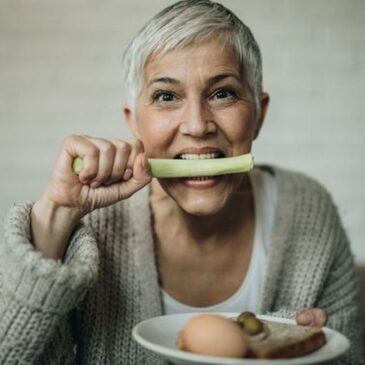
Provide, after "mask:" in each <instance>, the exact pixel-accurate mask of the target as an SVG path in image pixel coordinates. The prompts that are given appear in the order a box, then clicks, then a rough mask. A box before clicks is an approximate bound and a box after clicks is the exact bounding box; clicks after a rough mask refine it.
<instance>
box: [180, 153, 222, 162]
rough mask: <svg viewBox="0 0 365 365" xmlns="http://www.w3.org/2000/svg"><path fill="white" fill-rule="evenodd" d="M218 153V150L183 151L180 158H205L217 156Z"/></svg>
mask: <svg viewBox="0 0 365 365" xmlns="http://www.w3.org/2000/svg"><path fill="white" fill-rule="evenodd" d="M218 157H219V153H218V152H212V153H201V154H197V153H183V154H182V155H180V158H182V159H183V160H207V159H210V158H218Z"/></svg>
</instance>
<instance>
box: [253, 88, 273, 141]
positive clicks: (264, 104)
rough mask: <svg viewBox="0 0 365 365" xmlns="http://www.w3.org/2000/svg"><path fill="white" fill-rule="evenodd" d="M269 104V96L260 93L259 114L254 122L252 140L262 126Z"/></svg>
mask: <svg viewBox="0 0 365 365" xmlns="http://www.w3.org/2000/svg"><path fill="white" fill-rule="evenodd" d="M269 103H270V95H269V94H268V93H265V92H262V93H261V96H260V114H259V116H258V118H257V120H256V127H255V135H254V139H256V138H257V136H258V135H259V133H260V130H261V128H262V125H263V124H264V120H265V116H266V113H267V109H268V108H269Z"/></svg>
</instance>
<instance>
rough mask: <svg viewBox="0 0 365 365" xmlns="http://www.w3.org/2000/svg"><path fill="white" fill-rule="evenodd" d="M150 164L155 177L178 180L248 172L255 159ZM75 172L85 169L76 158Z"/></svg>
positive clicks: (153, 160) (157, 161) (151, 160)
mask: <svg viewBox="0 0 365 365" xmlns="http://www.w3.org/2000/svg"><path fill="white" fill-rule="evenodd" d="M148 163H149V165H150V168H151V173H152V176H153V177H157V178H177V177H198V176H217V175H225V174H236V173H242V172H247V171H249V170H251V169H252V168H253V164H254V161H253V157H252V155H251V154H250V153H247V154H245V155H240V156H235V157H225V158H212V159H206V160H182V159H161V158H149V159H148ZM72 167H73V170H74V171H75V173H76V174H79V173H80V172H81V170H82V168H83V160H82V159H81V158H80V157H76V158H75V159H74V161H73V164H72Z"/></svg>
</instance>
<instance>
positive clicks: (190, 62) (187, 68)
mask: <svg viewBox="0 0 365 365" xmlns="http://www.w3.org/2000/svg"><path fill="white" fill-rule="evenodd" d="M219 73H232V74H236V75H237V77H240V64H239V61H238V57H237V54H236V52H235V51H234V50H233V47H231V46H230V45H226V44H222V43H221V42H217V41H209V42H204V43H201V42H200V43H193V44H190V45H188V46H185V47H182V48H176V49H173V50H170V51H167V52H163V53H156V54H154V55H153V57H151V58H150V59H149V60H148V62H147V63H146V65H145V68H144V81H145V86H148V85H149V84H151V82H152V81H153V80H158V79H161V78H171V79H177V80H178V79H187V78H189V77H193V76H194V75H196V76H198V75H199V77H202V78H210V77H212V75H214V74H219Z"/></svg>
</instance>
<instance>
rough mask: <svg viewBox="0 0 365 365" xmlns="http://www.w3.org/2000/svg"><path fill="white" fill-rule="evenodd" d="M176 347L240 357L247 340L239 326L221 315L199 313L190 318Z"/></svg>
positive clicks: (209, 353) (201, 352)
mask: <svg viewBox="0 0 365 365" xmlns="http://www.w3.org/2000/svg"><path fill="white" fill-rule="evenodd" d="M177 345H178V348H179V349H181V350H185V351H190V352H193V353H196V354H201V355H209V356H222V357H238V358H242V357H244V356H245V355H246V353H247V351H248V340H247V336H246V335H245V333H244V332H243V331H242V329H241V328H240V326H239V325H238V324H237V323H236V322H234V321H232V320H230V319H228V318H225V317H223V316H220V315H216V314H201V315H197V316H195V317H193V318H192V319H190V320H189V321H188V322H187V323H186V325H185V327H184V328H183V330H182V331H181V332H180V335H179V339H178V344H177Z"/></svg>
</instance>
